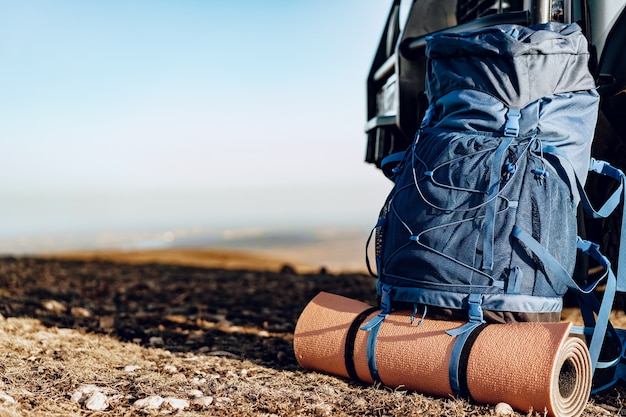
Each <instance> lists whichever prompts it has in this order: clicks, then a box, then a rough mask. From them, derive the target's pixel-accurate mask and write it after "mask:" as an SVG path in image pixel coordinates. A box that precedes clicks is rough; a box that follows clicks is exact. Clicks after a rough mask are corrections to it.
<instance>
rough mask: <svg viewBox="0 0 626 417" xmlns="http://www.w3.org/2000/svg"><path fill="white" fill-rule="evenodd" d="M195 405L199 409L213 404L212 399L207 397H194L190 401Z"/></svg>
mask: <svg viewBox="0 0 626 417" xmlns="http://www.w3.org/2000/svg"><path fill="white" fill-rule="evenodd" d="M191 402H192V403H193V404H195V405H199V406H201V407H208V406H210V405H211V404H213V397H211V396H209V395H203V396H202V397H196V398H194V399H193V400H192V401H191Z"/></svg>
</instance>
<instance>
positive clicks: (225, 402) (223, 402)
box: [215, 397, 233, 406]
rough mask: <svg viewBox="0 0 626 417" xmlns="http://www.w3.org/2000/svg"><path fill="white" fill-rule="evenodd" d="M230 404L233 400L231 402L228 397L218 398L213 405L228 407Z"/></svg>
mask: <svg viewBox="0 0 626 417" xmlns="http://www.w3.org/2000/svg"><path fill="white" fill-rule="evenodd" d="M232 402H233V400H231V399H230V398H228V397H218V398H217V399H216V400H215V405H218V406H222V405H228V404H231V403H232Z"/></svg>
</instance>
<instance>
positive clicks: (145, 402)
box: [134, 395, 163, 410]
mask: <svg viewBox="0 0 626 417" xmlns="http://www.w3.org/2000/svg"><path fill="white" fill-rule="evenodd" d="M161 404H163V397H161V396H158V395H151V396H149V397H146V398H142V399H139V400H137V401H135V404H134V405H135V407H139V408H145V409H151V410H154V409H157V408H159V407H161Z"/></svg>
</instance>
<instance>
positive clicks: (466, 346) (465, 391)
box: [455, 323, 487, 398]
mask: <svg viewBox="0 0 626 417" xmlns="http://www.w3.org/2000/svg"><path fill="white" fill-rule="evenodd" d="M486 327H487V324H485V323H483V324H481V325H480V326H478V327H476V328H475V329H472V330H470V333H469V334H468V335H467V337H466V339H465V341H464V343H463V346H462V349H461V353H460V355H459V362H458V377H459V380H458V383H459V387H458V389H459V392H458V393H455V394H456V395H459V396H461V397H463V398H471V395H470V391H469V387H468V386H467V360H468V359H469V355H470V352H471V350H472V346H473V345H474V342H475V341H476V339H477V338H478V335H479V334H480V333H481V332H482V331H483V330H485V328H486ZM457 337H458V336H457Z"/></svg>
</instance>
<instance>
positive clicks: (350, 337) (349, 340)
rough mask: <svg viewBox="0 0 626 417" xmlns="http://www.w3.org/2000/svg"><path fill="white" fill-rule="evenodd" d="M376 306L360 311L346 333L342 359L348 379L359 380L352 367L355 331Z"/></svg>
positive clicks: (376, 309)
mask: <svg viewBox="0 0 626 417" xmlns="http://www.w3.org/2000/svg"><path fill="white" fill-rule="evenodd" d="M378 310H379V309H378V307H372V308H368V309H367V310H365V311H363V312H361V314H359V315H358V316H356V318H355V319H354V321H353V322H352V324H351V325H350V328H349V329H348V334H347V335H346V345H345V350H344V354H343V357H344V360H345V363H346V370H347V371H348V375H349V376H350V379H353V380H355V381H360V379H359V376H358V375H357V373H356V369H355V368H354V342H355V339H356V333H357V332H358V331H359V328H360V327H361V325H362V324H363V322H364V321H365V319H366V318H367V317H368V316H369V315H370V314H372V313H374V312H376V311H378Z"/></svg>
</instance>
